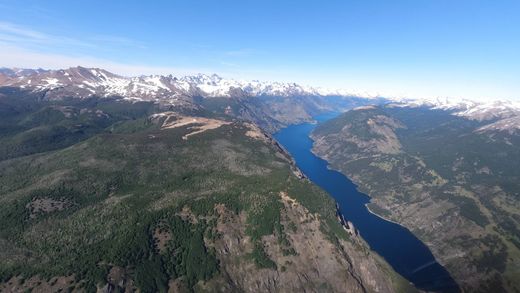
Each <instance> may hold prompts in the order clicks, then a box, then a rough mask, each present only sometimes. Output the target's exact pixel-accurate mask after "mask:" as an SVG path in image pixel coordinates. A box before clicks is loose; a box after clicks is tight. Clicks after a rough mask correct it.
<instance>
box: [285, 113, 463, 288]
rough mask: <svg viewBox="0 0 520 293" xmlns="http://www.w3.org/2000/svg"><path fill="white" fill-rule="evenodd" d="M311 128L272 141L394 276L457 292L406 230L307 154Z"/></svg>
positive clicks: (306, 126)
mask: <svg viewBox="0 0 520 293" xmlns="http://www.w3.org/2000/svg"><path fill="white" fill-rule="evenodd" d="M337 115H338V114H337V113H329V114H325V115H321V116H317V117H315V119H316V120H317V121H318V122H323V121H326V120H328V119H331V118H333V117H335V116H337ZM315 127H316V124H312V123H304V124H299V125H292V126H289V127H287V128H284V129H282V130H280V131H279V132H278V133H276V134H275V138H276V139H277V140H278V142H279V143H280V144H281V145H283V146H284V148H285V149H286V150H287V151H288V152H289V153H290V154H291V155H292V157H293V158H294V159H295V161H296V165H297V166H298V167H299V168H300V170H301V171H302V172H303V173H305V175H306V176H307V177H308V178H309V179H310V180H312V181H313V182H314V183H315V184H317V185H319V186H320V187H321V188H323V189H324V190H325V191H327V192H328V193H329V194H330V195H331V196H332V197H334V199H335V200H336V202H337V203H338V205H339V209H340V212H341V213H342V214H343V216H344V217H345V219H346V220H348V221H350V222H352V223H353V224H354V226H355V227H356V228H357V229H358V230H359V233H360V234H361V236H362V237H363V238H364V239H365V240H366V241H367V242H368V244H369V245H370V247H371V249H372V250H374V251H376V252H377V253H378V254H379V255H381V256H382V257H383V258H384V259H385V260H386V261H387V262H388V263H389V264H390V265H391V266H392V267H393V268H394V269H395V270H396V271H397V272H398V273H400V274H401V275H402V276H403V277H405V278H406V279H408V280H409V281H410V282H412V283H414V285H415V286H416V287H417V288H419V289H423V290H433V291H458V290H457V285H456V283H455V282H454V281H453V279H452V278H451V276H450V274H449V273H448V272H447V271H446V269H444V267H442V266H441V265H440V264H439V263H437V261H436V260H435V258H434V257H433V255H432V253H431V252H430V250H429V249H428V247H427V246H426V245H425V244H424V243H422V242H421V241H420V240H419V239H417V237H415V236H414V235H413V234H412V233H411V232H410V231H409V230H408V229H406V228H404V227H402V226H400V225H398V224H395V223H392V222H389V221H387V220H384V219H382V218H380V217H378V216H376V215H374V214H372V213H370V212H369V211H368V209H367V208H366V206H365V205H366V204H367V203H368V202H369V201H370V198H369V197H368V196H367V195H365V194H363V193H361V192H359V191H358V190H357V188H356V185H355V184H354V183H352V181H350V179H348V178H347V177H346V176H345V175H343V174H342V173H339V172H337V171H333V170H330V169H328V168H327V165H328V164H327V162H326V161H324V160H322V159H320V158H318V157H317V156H315V155H314V154H313V153H312V152H311V149H312V140H311V139H310V137H309V134H310V133H311V132H312V130H313V129H314V128H315Z"/></svg>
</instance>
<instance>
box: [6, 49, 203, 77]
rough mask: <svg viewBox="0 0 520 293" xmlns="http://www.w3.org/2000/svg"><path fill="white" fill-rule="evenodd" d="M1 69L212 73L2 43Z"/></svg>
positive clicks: (136, 74)
mask: <svg viewBox="0 0 520 293" xmlns="http://www.w3.org/2000/svg"><path fill="white" fill-rule="evenodd" d="M0 60H2V61H1V64H0V67H17V68H46V69H62V68H69V67H75V66H78V65H79V66H85V67H97V68H103V69H106V70H108V71H111V72H113V73H116V74H120V75H124V76H139V75H151V74H165V75H167V74H174V75H183V74H195V73H199V72H212V71H211V70H208V69H203V68H197V69H195V68H177V67H162V66H148V65H142V64H125V63H118V62H113V61H110V60H105V59H101V58H95V57H91V56H69V55H63V54H52V53H43V52H35V51H31V50H27V49H25V48H22V47H16V46H12V45H10V44H7V43H4V42H1V41H0Z"/></svg>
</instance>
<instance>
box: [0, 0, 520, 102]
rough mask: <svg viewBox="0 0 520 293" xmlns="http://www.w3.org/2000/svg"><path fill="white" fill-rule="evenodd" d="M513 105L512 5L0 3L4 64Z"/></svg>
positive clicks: (302, 0) (516, 95) (270, 0)
mask: <svg viewBox="0 0 520 293" xmlns="http://www.w3.org/2000/svg"><path fill="white" fill-rule="evenodd" d="M77 65H81V66H85V67H100V68H104V69H107V70H110V71H112V72H114V73H118V74H122V75H129V76H130V75H141V74H174V75H179V76H180V75H185V74H194V73H199V72H200V73H217V74H219V75H221V76H223V77H228V78H235V79H243V80H251V79H254V80H268V81H285V82H297V83H301V84H305V85H312V86H322V87H329V88H340V89H347V90H350V91H352V92H354V93H361V94H365V93H366V94H370V95H382V96H394V97H396V96H397V97H409V98H432V97H433V98H435V97H442V98H445V97H457V98H467V99H476V100H488V99H514V100H520V1H519V0H488V1H485V0H391V1H390V0H378V1H376V0H341V1H334V0H330V1H326V0H320V1H317V0H316V1H307V0H299V1H296V0H294V1H289V0H286V1H282V0H261V1H260V0H241V1H238V0H237V1H230V0H218V1H217V0H198V1H132V0H127V1H123V0H120V1H117V0H114V1H106V0H105V1H95V0H90V1H86V0H77V1H70V0H67V1H61V0H60V1H58V0H46V1H27V0H12V1H5V0H0V67H24V68H36V67H42V68H50V69H57V68H67V67H72V66H77Z"/></svg>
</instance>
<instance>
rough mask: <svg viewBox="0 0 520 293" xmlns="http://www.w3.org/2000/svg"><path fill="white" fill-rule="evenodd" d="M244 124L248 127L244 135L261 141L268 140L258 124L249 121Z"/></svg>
mask: <svg viewBox="0 0 520 293" xmlns="http://www.w3.org/2000/svg"><path fill="white" fill-rule="evenodd" d="M245 126H246V127H247V128H248V130H247V131H246V136H248V137H251V138H253V139H258V140H261V141H267V140H268V138H267V136H266V135H265V134H264V133H263V132H262V130H261V129H260V128H259V127H258V126H256V125H254V124H251V123H245Z"/></svg>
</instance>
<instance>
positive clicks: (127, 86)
mask: <svg viewBox="0 0 520 293" xmlns="http://www.w3.org/2000/svg"><path fill="white" fill-rule="evenodd" d="M0 86H18V87H22V88H29V89H33V90H40V91H41V90H57V89H68V90H69V91H70V92H71V93H72V94H73V95H74V96H88V95H101V96H110V95H119V96H123V97H125V98H129V99H142V100H153V99H164V98H171V97H176V96H179V95H188V96H202V97H206V98H208V97H230V96H232V95H233V93H235V91H234V90H240V91H241V92H242V93H243V94H244V95H249V96H280V97H289V96H296V95H300V96H308V95H313V96H327V95H338V93H339V92H338V91H328V90H325V89H318V88H312V87H306V86H301V85H298V84H296V83H282V82H261V81H237V80H234V79H226V78H223V77H220V76H218V75H216V74H212V75H206V74H197V75H191V76H184V77H180V78H177V77H173V76H172V75H167V76H162V75H150V76H138V77H123V76H119V75H116V74H113V73H110V72H108V71H106V70H103V69H99V68H85V67H80V66H78V67H73V68H69V69H60V70H30V69H29V70H25V71H20V70H14V69H7V68H4V69H2V70H1V71H0ZM74 90H78V91H79V92H78V93H74Z"/></svg>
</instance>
